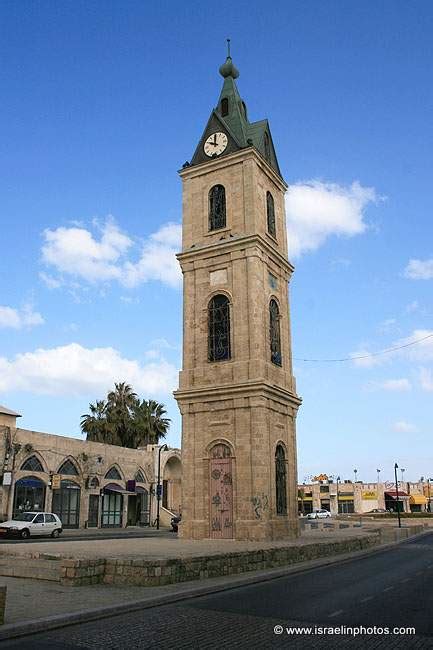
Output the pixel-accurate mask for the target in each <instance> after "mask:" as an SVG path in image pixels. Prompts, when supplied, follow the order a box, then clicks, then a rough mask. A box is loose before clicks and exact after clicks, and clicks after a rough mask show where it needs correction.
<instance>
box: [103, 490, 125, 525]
mask: <svg viewBox="0 0 433 650" xmlns="http://www.w3.org/2000/svg"><path fill="white" fill-rule="evenodd" d="M123 491H124V490H123V489H122V487H121V486H120V485H118V484H117V483H109V484H108V485H105V486H104V491H103V497H102V520H101V526H102V528H121V527H122V514H123Z"/></svg>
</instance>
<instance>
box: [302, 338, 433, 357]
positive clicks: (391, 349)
mask: <svg viewBox="0 0 433 650" xmlns="http://www.w3.org/2000/svg"><path fill="white" fill-rule="evenodd" d="M431 338H433V334H427V336H423V337H422V338H421V339H417V340H416V341H411V342H410V343H405V344H404V345H398V346H396V347H394V348H386V349H385V350H380V351H379V352H370V353H369V354H360V355H357V356H353V357H343V358H342V359H301V358H299V357H293V361H310V362H314V363H340V362H342V361H356V359H370V358H371V357H378V356H380V355H382V354H388V353H389V352H396V350H402V349H403V348H409V347H410V346H412V345H417V344H418V343H422V341H426V340H427V339H431Z"/></svg>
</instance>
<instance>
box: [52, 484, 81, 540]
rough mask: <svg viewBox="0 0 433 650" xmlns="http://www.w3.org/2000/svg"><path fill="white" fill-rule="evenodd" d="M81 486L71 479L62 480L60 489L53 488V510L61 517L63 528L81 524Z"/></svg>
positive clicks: (76, 526) (75, 526)
mask: <svg viewBox="0 0 433 650" xmlns="http://www.w3.org/2000/svg"><path fill="white" fill-rule="evenodd" d="M80 500H81V489H80V486H79V485H78V484H77V483H75V481H71V480H69V479H64V480H62V481H61V482H60V490H53V505H52V510H53V512H54V513H55V514H56V515H58V517H60V521H61V522H62V524H63V528H78V527H79V525H80Z"/></svg>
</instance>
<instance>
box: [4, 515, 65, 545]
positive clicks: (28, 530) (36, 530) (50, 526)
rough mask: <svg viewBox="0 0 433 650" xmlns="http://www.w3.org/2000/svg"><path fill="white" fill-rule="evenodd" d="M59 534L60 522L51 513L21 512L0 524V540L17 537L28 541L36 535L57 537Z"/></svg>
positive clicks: (60, 530)
mask: <svg viewBox="0 0 433 650" xmlns="http://www.w3.org/2000/svg"><path fill="white" fill-rule="evenodd" d="M61 532H62V522H61V521H60V519H59V517H58V516H57V515H55V514H54V513H52V512H22V513H20V514H19V515H15V516H14V517H13V518H12V519H10V520H9V521H4V522H3V523H1V524H0V538H1V537H9V536H11V537H12V536H17V537H21V539H28V538H29V537H33V536H36V535H51V537H58V536H59V535H60V533H61Z"/></svg>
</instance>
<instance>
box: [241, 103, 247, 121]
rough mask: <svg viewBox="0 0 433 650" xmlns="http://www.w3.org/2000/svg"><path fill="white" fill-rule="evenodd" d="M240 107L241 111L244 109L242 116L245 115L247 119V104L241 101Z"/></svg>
mask: <svg viewBox="0 0 433 650" xmlns="http://www.w3.org/2000/svg"><path fill="white" fill-rule="evenodd" d="M242 109H243V111H244V117H245V119H246V120H247V119H248V115H247V105H246V104H245V102H242Z"/></svg>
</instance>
